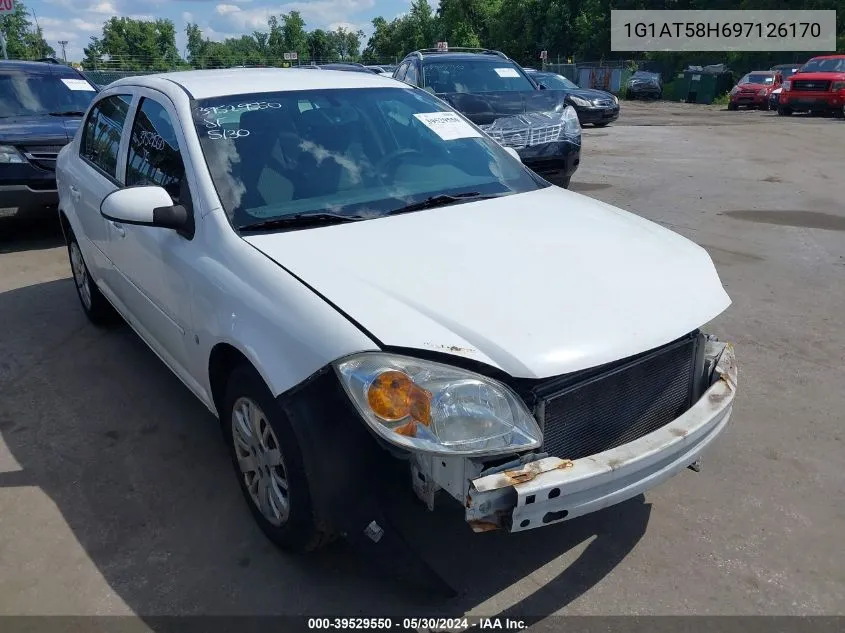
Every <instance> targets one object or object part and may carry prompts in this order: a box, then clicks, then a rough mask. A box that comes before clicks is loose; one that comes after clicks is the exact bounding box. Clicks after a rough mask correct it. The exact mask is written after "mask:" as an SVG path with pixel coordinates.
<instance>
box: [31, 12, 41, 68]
mask: <svg viewBox="0 0 845 633" xmlns="http://www.w3.org/2000/svg"><path fill="white" fill-rule="evenodd" d="M30 12H31V13H32V19H33V20H34V21H35V32H36V34H37V35H38V56H39V57H44V49H43V48H41V42H42V40H43V39H44V38H43V37H41V26H39V24H38V16H37V15H35V9H30Z"/></svg>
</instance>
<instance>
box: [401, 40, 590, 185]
mask: <svg viewBox="0 0 845 633" xmlns="http://www.w3.org/2000/svg"><path fill="white" fill-rule="evenodd" d="M393 78H394V79H399V80H401V81H404V82H406V83H409V84H412V85H414V86H418V87H420V88H422V89H424V90H427V91H429V92H431V93H434V94H436V95H437V96H438V97H440V98H441V99H443V100H444V101H446V102H447V103H449V105H451V106H452V107H453V108H455V109H456V110H458V111H459V112H461V113H462V114H463V115H464V116H466V117H467V118H468V119H470V120H471V121H472V122H473V123H475V124H476V125H478V126H479V127H480V128H481V129H482V130H484V131H485V132H487V134H489V135H490V136H491V137H492V138H494V139H495V140H497V141H498V142H499V143H500V144H502V145H504V146H506V147H512V148H514V149H515V150H516V151H517V152H518V153H519V156H520V158H521V159H522V162H523V163H524V164H525V165H526V166H527V167H530V168H531V169H533V170H534V171H535V172H537V173H538V174H540V175H541V176H543V177H544V178H546V179H547V180H549V181H551V182H553V183H555V184H558V185H561V186H563V187H568V186H569V180H570V178H571V177H572V174H573V173H574V172H575V170H576V169H577V168H578V163H579V162H580V161H581V126H580V125H579V123H578V115H577V114H576V112H575V110H574V109H572V107H571V106H570V107H567V103H566V96H567V94H566V92H565V91H560V90H545V89H543V88H542V87H541V86H539V85H538V84H537V83H536V82H534V80H532V79H531V78H530V77H529V76H528V75H527V74H526V73H525V71H524V70H523V69H522V67H521V66H519V65H518V64H516V63H515V62H514V61H512V60H511V59H510V58H508V56H507V55H505V54H504V53H501V52H499V51H491V50H486V49H451V50H449V51H442V50H434V49H424V50H419V51H414V52H413V53H410V54H409V55H407V56H406V57H405V59H403V60H402V63H401V64H399V67H398V68H397V69H396V70H395V71H394V73H393Z"/></svg>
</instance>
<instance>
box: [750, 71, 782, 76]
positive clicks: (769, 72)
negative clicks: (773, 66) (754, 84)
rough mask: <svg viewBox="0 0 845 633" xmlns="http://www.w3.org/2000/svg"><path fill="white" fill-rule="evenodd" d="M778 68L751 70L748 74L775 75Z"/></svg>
mask: <svg viewBox="0 0 845 633" xmlns="http://www.w3.org/2000/svg"><path fill="white" fill-rule="evenodd" d="M776 72H777V70H749V71H748V72H747V73H745V74H746V75H774V74H775V73H776Z"/></svg>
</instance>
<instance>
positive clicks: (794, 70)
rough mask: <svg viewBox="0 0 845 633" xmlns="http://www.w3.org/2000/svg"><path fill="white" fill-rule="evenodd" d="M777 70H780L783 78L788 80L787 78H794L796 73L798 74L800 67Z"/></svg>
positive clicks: (779, 68)
mask: <svg viewBox="0 0 845 633" xmlns="http://www.w3.org/2000/svg"><path fill="white" fill-rule="evenodd" d="M775 70H779V71H780V74H781V76H782V77H783V78H784V79H786V78H787V77H792V75H794V74H795V73H797V72H798V66H790V67H788V68H787V67H778V68H776V69H775Z"/></svg>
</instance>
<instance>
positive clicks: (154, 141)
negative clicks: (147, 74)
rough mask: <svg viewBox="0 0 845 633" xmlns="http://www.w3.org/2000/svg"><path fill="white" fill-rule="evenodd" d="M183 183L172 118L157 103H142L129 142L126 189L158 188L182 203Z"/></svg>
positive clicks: (182, 170) (182, 169) (149, 100)
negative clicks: (133, 187) (132, 187)
mask: <svg viewBox="0 0 845 633" xmlns="http://www.w3.org/2000/svg"><path fill="white" fill-rule="evenodd" d="M184 180H185V164H184V163H183V162H182V155H181V153H180V152H179V143H178V141H177V140H176V132H175V130H174V129H173V123H172V122H171V120H170V115H169V114H167V110H165V109H164V106H162V105H161V104H160V103H158V102H157V101H154V100H152V99H147V98H144V99H142V100H141V105H140V107H139V108H138V113H137V114H136V115H135V122H134V123H133V125H132V136H131V138H130V140H129V155H128V157H127V159H126V185H127V186H132V185H159V186H161V187H164V188H165V189H166V190H167V192H168V193H169V194H170V196H171V197H172V198H173V200H174V201H176V202H179V198H180V193H181V191H182V186H183V184H184Z"/></svg>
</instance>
